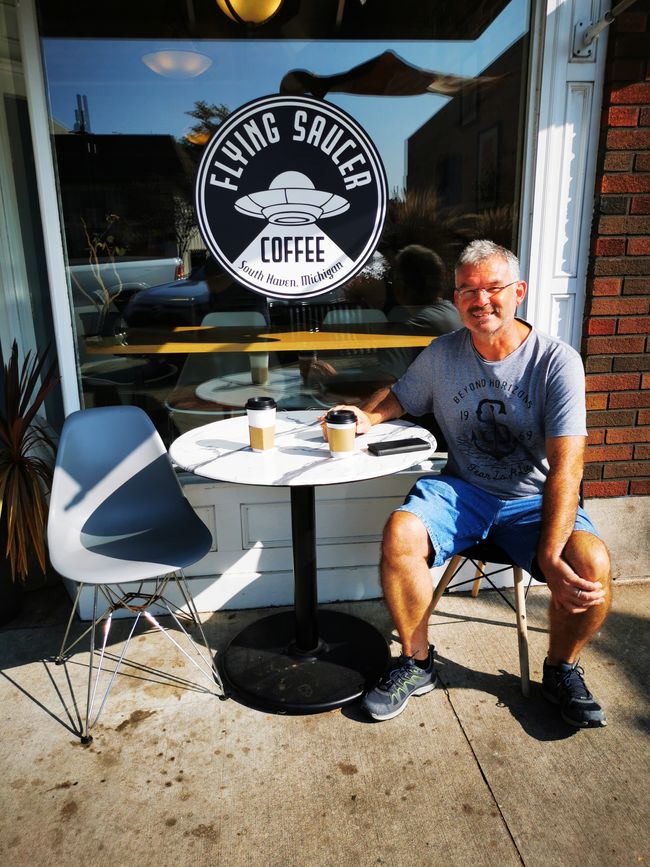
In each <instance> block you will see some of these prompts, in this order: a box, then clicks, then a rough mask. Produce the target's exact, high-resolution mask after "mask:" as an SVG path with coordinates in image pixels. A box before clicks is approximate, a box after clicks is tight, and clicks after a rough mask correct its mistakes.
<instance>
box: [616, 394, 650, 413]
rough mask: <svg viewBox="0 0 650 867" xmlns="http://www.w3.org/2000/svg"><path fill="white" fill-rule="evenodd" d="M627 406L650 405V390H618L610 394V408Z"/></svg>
mask: <svg viewBox="0 0 650 867" xmlns="http://www.w3.org/2000/svg"><path fill="white" fill-rule="evenodd" d="M626 406H650V391H617V392H616V394H611V395H610V396H609V407H610V409H622V408H623V407H626Z"/></svg>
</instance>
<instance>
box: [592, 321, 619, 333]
mask: <svg viewBox="0 0 650 867" xmlns="http://www.w3.org/2000/svg"><path fill="white" fill-rule="evenodd" d="M617 321H618V320H617V319H605V318H600V317H599V318H597V319H590V320H589V321H588V322H587V334H616V323H617Z"/></svg>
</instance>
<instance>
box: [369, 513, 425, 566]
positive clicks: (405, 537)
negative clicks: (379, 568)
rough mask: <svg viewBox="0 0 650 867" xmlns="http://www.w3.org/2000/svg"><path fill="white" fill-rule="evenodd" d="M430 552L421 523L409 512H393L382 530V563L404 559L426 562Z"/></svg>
mask: <svg viewBox="0 0 650 867" xmlns="http://www.w3.org/2000/svg"><path fill="white" fill-rule="evenodd" d="M430 551H431V542H430V541H429V534H428V533H427V531H426V527H425V526H424V524H423V523H422V521H421V520H420V519H419V518H418V517H416V516H415V515H413V514H412V513H411V512H393V514H392V515H391V516H390V518H389V519H388V521H387V523H386V526H385V528H384V535H383V539H382V546H381V555H382V562H383V563H391V562H396V561H399V560H401V559H403V558H405V557H415V558H418V559H425V560H426V559H427V558H428V557H429V554H430Z"/></svg>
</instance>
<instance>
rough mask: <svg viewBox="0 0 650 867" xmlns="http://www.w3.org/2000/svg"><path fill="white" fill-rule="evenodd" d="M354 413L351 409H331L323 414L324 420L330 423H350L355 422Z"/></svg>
mask: <svg viewBox="0 0 650 867" xmlns="http://www.w3.org/2000/svg"><path fill="white" fill-rule="evenodd" d="M356 420H357V417H356V414H355V413H353V412H352V410H351V409H331V410H330V411H329V412H328V413H327V415H326V416H325V421H327V422H329V423H330V424H350V422H355V423H356Z"/></svg>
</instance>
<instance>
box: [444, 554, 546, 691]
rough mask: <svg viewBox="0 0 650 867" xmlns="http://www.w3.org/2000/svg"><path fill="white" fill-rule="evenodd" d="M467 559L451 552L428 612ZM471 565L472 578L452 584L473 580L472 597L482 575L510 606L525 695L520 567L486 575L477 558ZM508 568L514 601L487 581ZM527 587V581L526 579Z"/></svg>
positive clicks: (525, 646)
mask: <svg viewBox="0 0 650 867" xmlns="http://www.w3.org/2000/svg"><path fill="white" fill-rule="evenodd" d="M466 559H468V558H466V557H463V556H462V554H455V555H454V556H453V557H452V558H451V560H450V561H449V564H448V565H447V568H446V569H445V571H444V573H443V575H442V578H441V579H440V581H438V584H437V586H436V588H435V590H434V593H433V600H432V602H431V611H433V610H434V609H435V608H436V606H437V604H438V602H439V601H440V597H441V596H442V594H443V593H444V592H445V590H446V589H447V587H448V586H449V584H450V582H451V581H452V580H453V579H454V578H455V576H456V575H457V574H458V572H459V571H460V569H461V567H462V565H463V563H464V562H465V560H466ZM472 562H473V563H474V566H475V567H476V574H475V575H474V577H473V578H470V579H468V580H467V581H460V582H458V584H455V585H454V586H455V587H457V586H460V585H462V584H468V583H470V582H472V583H473V587H472V596H474V597H475V596H476V594H477V592H478V584H480V581H481V579H482V578H485V579H486V580H487V581H488V583H489V584H490V585H491V586H492V588H493V589H494V590H496V591H497V593H498V594H499V596H501V598H502V599H503V600H504V602H506V603H507V604H508V605H509V606H510V608H512V609H513V610H514V611H515V617H516V622H517V642H518V645H519V671H520V677H521V692H522V694H523V695H524V696H528V694H529V692H530V674H529V664H528V629H527V621H526V592H527V588H526V589H525V588H524V573H523V570H522V569H521V568H520V567H519V566H509V565H508V566H504V567H503V568H501V569H495V570H491V571H490V574H489V575H488V574H486V572H485V564H484V563H480V562H479V561H474V560H472ZM508 569H512V570H513V574H514V585H515V587H514V590H515V604H514V605H513V604H512V602H511V601H510V600H509V599H508V598H507V597H506V596H505V595H504V594H503V593H502V592H501V590H500V589H499V588H498V587H496V586H495V585H494V583H493V582H492V581H491V580H490V576H491V575H496V574H498V573H499V572H505V571H507V570H508ZM529 586H530V582H529Z"/></svg>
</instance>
